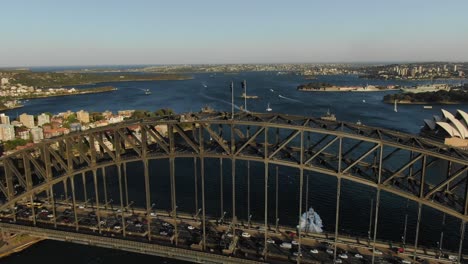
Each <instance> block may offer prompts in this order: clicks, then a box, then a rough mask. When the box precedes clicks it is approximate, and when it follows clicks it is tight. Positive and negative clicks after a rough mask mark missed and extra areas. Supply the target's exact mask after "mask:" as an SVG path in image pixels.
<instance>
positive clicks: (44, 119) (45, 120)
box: [37, 113, 50, 126]
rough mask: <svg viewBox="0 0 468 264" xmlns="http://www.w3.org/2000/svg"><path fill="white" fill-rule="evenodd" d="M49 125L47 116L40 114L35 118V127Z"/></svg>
mask: <svg viewBox="0 0 468 264" xmlns="http://www.w3.org/2000/svg"><path fill="white" fill-rule="evenodd" d="M47 123H50V116H49V115H47V114H44V113H42V114H40V115H38V116H37V125H38V126H42V125H44V124H47Z"/></svg>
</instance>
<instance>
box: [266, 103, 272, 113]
mask: <svg viewBox="0 0 468 264" xmlns="http://www.w3.org/2000/svg"><path fill="white" fill-rule="evenodd" d="M266 110H267V112H271V110H273V109H271V107H270V103H268V106H267V109H266Z"/></svg>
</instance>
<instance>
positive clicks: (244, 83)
mask: <svg viewBox="0 0 468 264" xmlns="http://www.w3.org/2000/svg"><path fill="white" fill-rule="evenodd" d="M242 86H243V88H244V110H245V111H246V112H247V82H246V81H245V80H244V81H243V82H242Z"/></svg>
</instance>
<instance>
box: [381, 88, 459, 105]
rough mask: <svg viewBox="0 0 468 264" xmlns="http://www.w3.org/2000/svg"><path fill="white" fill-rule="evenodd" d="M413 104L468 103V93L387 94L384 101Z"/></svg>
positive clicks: (454, 91) (453, 91)
mask: <svg viewBox="0 0 468 264" xmlns="http://www.w3.org/2000/svg"><path fill="white" fill-rule="evenodd" d="M395 100H396V101H397V102H400V101H401V102H411V103H441V104H443V103H468V91H466V90H451V91H437V92H426V93H398V94H387V95H385V96H384V98H383V101H384V102H386V103H393V102H394V101H395Z"/></svg>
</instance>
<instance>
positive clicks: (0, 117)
mask: <svg viewBox="0 0 468 264" xmlns="http://www.w3.org/2000/svg"><path fill="white" fill-rule="evenodd" d="M0 124H7V125H9V124H10V117H9V116H7V115H5V114H3V113H2V114H0Z"/></svg>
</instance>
